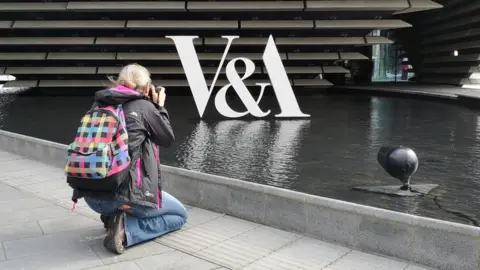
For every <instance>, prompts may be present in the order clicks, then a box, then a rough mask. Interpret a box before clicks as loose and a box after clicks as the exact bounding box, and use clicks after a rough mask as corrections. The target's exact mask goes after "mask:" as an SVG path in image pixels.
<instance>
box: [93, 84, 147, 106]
mask: <svg viewBox="0 0 480 270" xmlns="http://www.w3.org/2000/svg"><path fill="white" fill-rule="evenodd" d="M141 98H143V95H142V94H140V93H138V92H136V91H134V90H132V89H130V88H127V87H125V86H121V85H120V86H116V87H114V88H110V89H105V90H100V91H98V92H96V93H95V101H96V102H99V103H103V104H108V105H118V104H124V103H126V102H127V101H130V100H134V99H141Z"/></svg>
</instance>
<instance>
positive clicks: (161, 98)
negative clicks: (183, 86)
mask: <svg viewBox="0 0 480 270" xmlns="http://www.w3.org/2000/svg"><path fill="white" fill-rule="evenodd" d="M157 90H159V92H157ZM149 92H150V93H151V94H152V95H151V97H152V101H153V103H155V104H158V105H159V106H161V107H163V106H164V105H165V99H166V98H167V95H166V94H165V87H161V86H159V87H158V88H157V89H155V86H154V85H150V91H149ZM147 95H148V93H147Z"/></svg>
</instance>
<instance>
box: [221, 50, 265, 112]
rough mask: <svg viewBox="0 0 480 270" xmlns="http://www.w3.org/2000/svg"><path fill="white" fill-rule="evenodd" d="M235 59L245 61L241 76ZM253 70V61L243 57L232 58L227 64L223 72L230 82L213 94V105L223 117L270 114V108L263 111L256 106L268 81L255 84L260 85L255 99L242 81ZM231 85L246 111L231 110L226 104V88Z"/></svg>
mask: <svg viewBox="0 0 480 270" xmlns="http://www.w3.org/2000/svg"><path fill="white" fill-rule="evenodd" d="M237 61H243V63H245V74H243V76H242V77H240V76H239V73H238V71H237V69H236V66H235V63H236V62H237ZM254 71H255V63H253V61H252V60H250V59H247V58H244V57H238V58H235V59H232V60H231V61H230V62H229V63H228V64H227V67H226V69H225V72H226V74H227V79H228V81H229V82H230V83H229V84H227V85H225V86H224V87H222V88H221V89H220V90H219V91H218V93H217V95H216V96H215V107H216V108H217V110H218V112H219V113H220V114H222V115H223V116H225V117H230V118H238V117H242V116H245V115H247V114H248V113H250V114H251V115H253V116H255V117H265V116H267V115H268V114H270V110H268V111H266V112H263V111H262V109H260V107H259V106H258V103H259V102H260V100H261V99H262V97H263V93H264V91H265V87H266V86H269V85H270V84H269V83H257V84H256V85H258V86H260V87H261V89H260V95H259V96H258V98H257V100H255V99H254V98H253V96H252V94H251V93H250V91H249V90H248V88H247V86H246V85H245V83H244V82H243V81H244V80H245V79H247V78H248V77H250V76H251V75H252V74H253V72H254ZM230 87H232V88H233V90H235V92H236V93H237V95H238V96H239V97H240V99H241V100H242V102H243V104H244V105H245V107H246V108H247V111H246V112H237V111H235V110H233V109H232V108H231V107H230V106H229V105H228V104H227V98H226V95H227V90H228V89H229V88H230Z"/></svg>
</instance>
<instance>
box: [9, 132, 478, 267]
mask: <svg viewBox="0 0 480 270" xmlns="http://www.w3.org/2000/svg"><path fill="white" fill-rule="evenodd" d="M0 149H4V150H6V151H9V152H12V153H16V154H18V155H22V156H25V157H27V158H31V159H35V160H39V161H42V162H44V163H48V164H52V165H56V166H59V167H63V161H64V156H65V153H66V152H65V149H66V146H65V145H62V144H57V143H53V142H49V141H44V140H40V139H36V138H32V137H27V136H23V135H19V134H14V133H9V132H5V131H1V130H0ZM162 176H163V182H164V188H165V190H166V191H168V192H169V193H171V194H172V195H174V196H175V197H177V198H179V199H180V200H181V201H182V202H184V203H186V204H190V205H192V206H197V207H201V208H204V209H208V210H212V211H217V212H221V213H226V214H229V215H232V216H235V217H239V218H242V219H246V220H250V221H254V222H258V223H262V224H265V225H269V226H273V227H277V228H280V229H284V230H288V231H294V232H298V233H301V234H304V235H308V236H311V237H314V238H317V239H321V240H326V241H331V242H336V243H341V244H344V245H346V246H349V247H353V248H356V249H359V250H363V251H367V252H375V253H379V254H385V255H389V256H393V257H397V258H401V259H404V260H408V261H413V262H415V263H419V264H423V265H428V266H431V267H436V268H439V269H445V270H453V269H462V270H470V269H471V270H473V269H475V270H478V269H479V267H480V264H479V257H480V253H479V249H480V245H479V244H480V228H477V227H472V226H466V225H462V224H457V223H451V222H446V221H441V220H435V219H429V218H424V217H418V216H413V215H408V214H403V213H398V212H393V211H388V210H383V209H379V208H373V207H368V206H364V205H358V204H354V203H348V202H344V201H338V200H334V199H328V198H323V197H318V196H312V195H308V194H304V193H299V192H294V191H290V190H285V189H280V188H275V187H270V186H264V185H259V184H255V183H250V182H246V181H239V180H236V179H231V178H226V177H221V176H215V175H210V174H205V173H200V172H195V171H190V170H185V169H180V168H174V167H170V166H163V174H162ZM372 196H375V195H372Z"/></svg>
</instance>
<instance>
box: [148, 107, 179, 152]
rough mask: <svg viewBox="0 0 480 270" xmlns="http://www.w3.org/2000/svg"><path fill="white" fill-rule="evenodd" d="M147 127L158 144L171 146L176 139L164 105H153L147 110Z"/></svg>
mask: <svg viewBox="0 0 480 270" xmlns="http://www.w3.org/2000/svg"><path fill="white" fill-rule="evenodd" d="M152 105H153V104H152ZM145 128H146V129H147V131H148V133H149V134H150V138H151V139H152V140H153V142H154V143H155V144H156V145H159V146H163V147H169V146H170V145H171V144H172V142H173V141H174V140H175V136H174V134H173V130H172V126H171V125H170V117H169V116H168V112H167V110H166V109H165V108H164V107H155V106H152V107H151V109H149V110H147V111H146V112H145Z"/></svg>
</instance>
